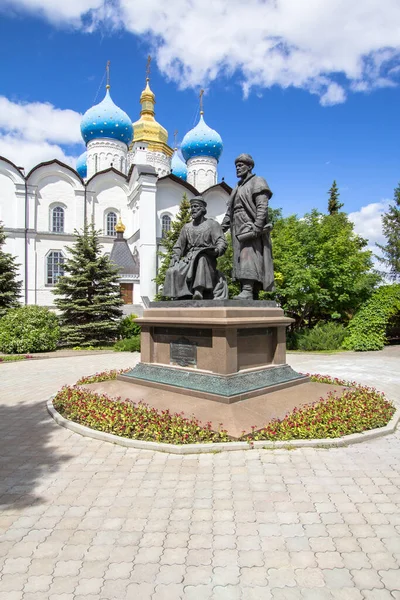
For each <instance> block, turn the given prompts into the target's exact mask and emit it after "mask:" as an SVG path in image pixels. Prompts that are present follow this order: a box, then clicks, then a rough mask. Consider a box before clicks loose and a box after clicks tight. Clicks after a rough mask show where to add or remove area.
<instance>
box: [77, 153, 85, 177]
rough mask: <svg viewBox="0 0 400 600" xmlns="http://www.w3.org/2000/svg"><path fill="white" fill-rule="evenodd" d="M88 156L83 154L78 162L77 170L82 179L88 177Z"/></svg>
mask: <svg viewBox="0 0 400 600" xmlns="http://www.w3.org/2000/svg"><path fill="white" fill-rule="evenodd" d="M86 161H87V154H86V152H83V153H82V154H81V155H80V156H79V158H78V159H77V161H76V167H75V168H76V170H77V172H78V174H79V175H80V176H81V177H82V179H86V177H87V162H86Z"/></svg>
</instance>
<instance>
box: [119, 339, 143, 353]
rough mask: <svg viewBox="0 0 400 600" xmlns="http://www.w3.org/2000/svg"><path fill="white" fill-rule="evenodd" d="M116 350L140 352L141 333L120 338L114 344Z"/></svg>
mask: <svg viewBox="0 0 400 600" xmlns="http://www.w3.org/2000/svg"><path fill="white" fill-rule="evenodd" d="M114 351H115V352H140V335H134V336H133V337H130V338H126V339H125V340H119V341H118V342H116V343H115V344H114Z"/></svg>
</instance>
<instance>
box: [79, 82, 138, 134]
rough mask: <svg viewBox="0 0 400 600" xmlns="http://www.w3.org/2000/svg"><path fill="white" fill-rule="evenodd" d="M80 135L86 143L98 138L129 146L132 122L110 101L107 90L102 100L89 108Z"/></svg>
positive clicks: (82, 122)
mask: <svg viewBox="0 0 400 600" xmlns="http://www.w3.org/2000/svg"><path fill="white" fill-rule="evenodd" d="M81 133H82V137H83V139H84V140H85V142H86V143H88V142H90V141H91V140H96V139H99V138H111V139H113V140H120V141H121V142H125V144H127V145H128V144H130V142H131V141H132V137H133V129H132V121H131V120H130V118H129V117H128V115H127V114H126V112H124V111H123V110H122V109H121V108H119V107H118V106H117V105H116V104H114V102H113V101H112V99H111V96H110V92H109V89H108V88H107V91H106V95H105V97H104V100H102V102H100V104H96V105H95V106H92V108H89V110H87V111H86V112H85V114H84V115H83V118H82V121H81Z"/></svg>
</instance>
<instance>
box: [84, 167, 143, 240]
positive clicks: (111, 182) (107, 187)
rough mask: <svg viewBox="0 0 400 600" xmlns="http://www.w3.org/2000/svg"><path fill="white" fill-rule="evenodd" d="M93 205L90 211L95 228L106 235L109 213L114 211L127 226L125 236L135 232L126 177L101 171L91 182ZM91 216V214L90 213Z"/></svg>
mask: <svg viewBox="0 0 400 600" xmlns="http://www.w3.org/2000/svg"><path fill="white" fill-rule="evenodd" d="M89 189H90V197H91V207H90V209H89V213H90V216H91V218H92V219H93V222H94V225H95V228H96V229H98V230H101V231H102V232H103V234H104V235H106V231H107V229H106V224H107V214H108V213H109V212H114V213H115V214H116V215H117V219H119V217H121V220H122V222H123V224H124V225H125V227H126V231H125V236H126V237H129V236H130V235H132V233H134V231H133V230H134V223H133V215H132V211H131V210H130V209H129V208H128V204H127V192H128V187H127V184H126V180H125V178H123V177H122V176H120V175H118V174H116V173H114V172H113V171H110V172H108V173H101V174H99V175H98V176H97V177H95V178H93V179H92V180H91V181H90V182H89ZM88 217H89V214H88Z"/></svg>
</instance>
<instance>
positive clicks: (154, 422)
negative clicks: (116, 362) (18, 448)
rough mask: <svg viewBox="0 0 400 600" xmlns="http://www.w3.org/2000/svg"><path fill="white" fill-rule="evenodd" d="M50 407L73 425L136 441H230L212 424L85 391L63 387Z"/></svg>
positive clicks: (189, 442)
mask: <svg viewBox="0 0 400 600" xmlns="http://www.w3.org/2000/svg"><path fill="white" fill-rule="evenodd" d="M53 405H54V408H55V409H56V410H57V411H58V412H59V413H60V414H62V416H63V417H65V418H66V419H70V420H71V421H74V422H75V423H80V424H81V425H85V426H86V427H90V428H91V429H96V430H97V431H105V432H107V433H113V434H115V435H119V436H121V437H126V438H131V439H135V440H147V441H152V442H166V443H169V444H191V443H196V442H203V443H204V442H210V443H211V442H226V441H229V437H228V435H227V433H226V431H224V430H220V431H213V430H212V429H211V423H206V424H205V425H203V424H202V423H200V422H199V421H198V420H197V419H195V418H194V417H191V418H189V419H188V418H185V417H183V416H182V415H180V414H177V413H175V414H174V413H170V412H169V410H163V411H158V410H156V409H155V408H150V407H149V406H147V405H146V404H142V403H139V404H134V403H132V402H129V401H128V400H124V401H121V400H120V399H118V400H114V399H111V398H109V397H108V396H106V395H105V394H96V393H93V392H90V391H89V390H87V389H86V390H85V389H79V388H77V387H64V388H63V389H62V390H61V391H59V392H58V394H57V396H56V397H55V398H54V401H53Z"/></svg>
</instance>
